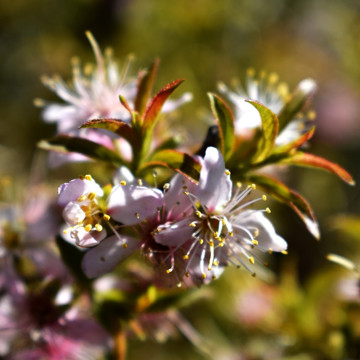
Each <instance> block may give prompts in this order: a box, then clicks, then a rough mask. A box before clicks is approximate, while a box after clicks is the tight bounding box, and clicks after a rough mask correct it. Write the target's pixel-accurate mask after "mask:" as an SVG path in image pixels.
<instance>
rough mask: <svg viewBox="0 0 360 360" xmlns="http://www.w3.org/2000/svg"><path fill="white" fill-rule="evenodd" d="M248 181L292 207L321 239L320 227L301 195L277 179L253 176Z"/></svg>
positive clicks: (313, 233)
mask: <svg viewBox="0 0 360 360" xmlns="http://www.w3.org/2000/svg"><path fill="white" fill-rule="evenodd" d="M248 180H249V181H251V182H254V183H255V184H256V185H259V186H260V187H262V188H263V189H264V190H265V191H266V192H268V193H269V194H271V195H273V196H274V198H275V199H277V200H279V201H281V202H283V203H285V204H287V205H288V206H290V207H291V208H292V209H293V210H294V211H295V212H296V213H297V214H298V216H299V217H300V219H301V220H302V221H303V222H304V223H305V225H306V227H307V229H308V230H309V232H310V233H311V234H312V235H313V236H314V237H315V238H316V239H319V238H320V232H319V225H318V223H317V221H316V218H315V216H314V213H313V211H312V209H311V207H310V205H309V203H308V202H307V200H306V199H305V198H304V197H302V196H301V195H300V194H298V193H297V192H295V191H294V190H291V189H290V188H288V187H287V186H286V185H285V184H283V183H282V182H280V181H279V180H277V179H274V178H271V177H268V176H262V175H255V174H254V175H251V176H250V177H248Z"/></svg>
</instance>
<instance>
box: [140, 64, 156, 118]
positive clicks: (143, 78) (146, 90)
mask: <svg viewBox="0 0 360 360" xmlns="http://www.w3.org/2000/svg"><path fill="white" fill-rule="evenodd" d="M158 66H159V59H156V60H155V61H154V63H153V64H152V66H151V67H150V69H149V70H145V71H141V72H140V73H139V77H138V84H137V94H136V99H135V110H136V111H137V112H138V113H139V114H140V116H142V115H143V113H144V111H145V108H146V103H147V101H148V99H149V98H150V95H151V90H152V87H153V84H154V79H155V75H156V72H157V69H158Z"/></svg>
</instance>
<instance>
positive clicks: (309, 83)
mask: <svg viewBox="0 0 360 360" xmlns="http://www.w3.org/2000/svg"><path fill="white" fill-rule="evenodd" d="M316 89H317V85H316V82H315V81H314V80H313V79H305V80H302V81H301V82H300V83H299V85H298V86H297V87H296V89H295V90H294V92H293V93H292V94H291V97H290V98H289V100H288V101H287V102H286V103H285V105H284V106H283V107H282V109H281V110H280V113H279V116H278V118H279V131H281V130H282V129H284V128H285V126H286V125H287V124H288V123H289V122H290V121H291V120H293V119H294V118H295V117H296V115H297V114H298V113H299V112H300V111H302V110H303V109H304V107H306V105H307V103H308V102H310V100H311V98H312V97H313V95H314V94H315V92H316Z"/></svg>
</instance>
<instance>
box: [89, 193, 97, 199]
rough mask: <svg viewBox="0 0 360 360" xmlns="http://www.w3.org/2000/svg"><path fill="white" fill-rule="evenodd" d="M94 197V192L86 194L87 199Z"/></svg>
mask: <svg viewBox="0 0 360 360" xmlns="http://www.w3.org/2000/svg"><path fill="white" fill-rule="evenodd" d="M95 197H96V194H95V193H94V192H91V193H89V194H88V196H87V198H88V199H89V200H94V199H95Z"/></svg>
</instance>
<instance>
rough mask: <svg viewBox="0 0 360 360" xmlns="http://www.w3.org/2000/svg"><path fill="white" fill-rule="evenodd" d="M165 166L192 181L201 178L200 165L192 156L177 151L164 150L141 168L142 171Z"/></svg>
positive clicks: (154, 155)
mask: <svg viewBox="0 0 360 360" xmlns="http://www.w3.org/2000/svg"><path fill="white" fill-rule="evenodd" d="M155 166H165V167H168V168H170V169H172V170H175V171H177V172H179V173H181V174H182V175H184V176H186V177H187V178H189V179H190V180H192V181H198V180H199V178H200V169H201V166H200V164H199V163H198V162H197V161H196V160H194V159H193V158H192V157H191V156H190V155H188V154H185V153H183V152H180V151H176V150H162V151H159V152H156V153H155V154H153V155H152V156H151V157H150V160H149V161H148V162H147V163H145V164H143V165H142V166H141V167H140V171H141V172H144V171H145V170H147V169H149V168H151V167H155Z"/></svg>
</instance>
